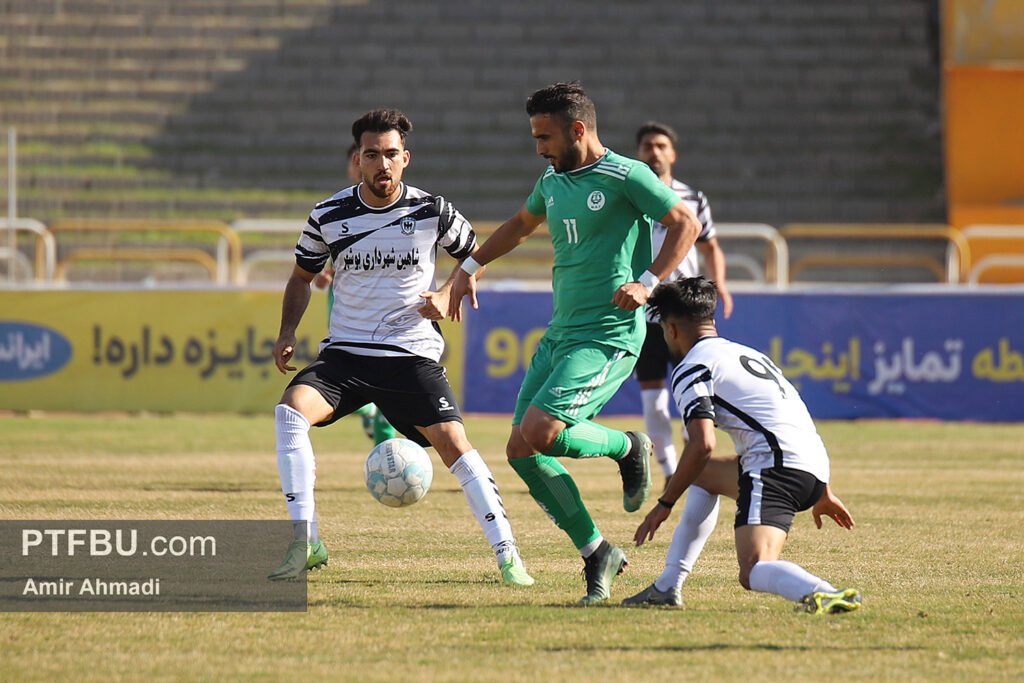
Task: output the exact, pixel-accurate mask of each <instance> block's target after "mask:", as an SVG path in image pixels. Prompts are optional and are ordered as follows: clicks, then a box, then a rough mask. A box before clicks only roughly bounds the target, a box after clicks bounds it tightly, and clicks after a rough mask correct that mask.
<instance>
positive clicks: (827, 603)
mask: <svg viewBox="0 0 1024 683" xmlns="http://www.w3.org/2000/svg"><path fill="white" fill-rule="evenodd" d="M860 605H861V602H860V591H859V590H857V589H856V588H846V589H843V590H841V591H836V592H835V593H826V592H824V591H822V592H818V593H808V594H807V595H805V596H804V597H802V598H800V602H798V603H797V605H796V611H797V612H807V613H808V614H839V613H841V612H852V611H853V610H855V609H860Z"/></svg>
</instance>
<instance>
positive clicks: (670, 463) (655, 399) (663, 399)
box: [640, 387, 678, 477]
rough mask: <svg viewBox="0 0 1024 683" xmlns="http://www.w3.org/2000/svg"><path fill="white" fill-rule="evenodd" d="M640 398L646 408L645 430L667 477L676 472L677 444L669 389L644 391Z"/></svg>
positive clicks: (641, 392)
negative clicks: (674, 437)
mask: <svg viewBox="0 0 1024 683" xmlns="http://www.w3.org/2000/svg"><path fill="white" fill-rule="evenodd" d="M640 397H641V399H643V406H644V428H645V429H646V430H647V435H648V436H650V437H651V441H653V442H654V457H655V459H657V461H658V464H660V465H661V471H662V472H664V473H665V476H666V477H671V476H672V473H673V472H675V471H676V460H678V456H677V455H676V447H675V443H673V441H672V417H671V415H670V413H669V411H668V400H669V396H668V389H666V388H665V387H661V388H660V389H642V390H641V391H640Z"/></svg>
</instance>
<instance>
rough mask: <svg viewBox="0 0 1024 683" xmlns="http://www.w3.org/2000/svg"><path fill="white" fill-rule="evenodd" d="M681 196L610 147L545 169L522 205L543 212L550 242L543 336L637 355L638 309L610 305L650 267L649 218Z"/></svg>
mask: <svg viewBox="0 0 1024 683" xmlns="http://www.w3.org/2000/svg"><path fill="white" fill-rule="evenodd" d="M679 201H680V200H679V196H678V195H677V194H676V193H675V192H674V191H672V190H671V189H670V188H669V187H668V186H667V185H666V184H665V183H663V182H661V180H660V179H659V178H658V176H656V175H655V174H654V172H653V171H652V170H651V169H650V168H648V166H647V164H645V163H643V162H641V161H637V160H636V159H630V158H629V157H624V156H622V155H621V154H616V153H615V152H612V151H611V150H608V151H607V152H606V153H605V155H604V156H603V157H601V158H600V159H598V160H597V161H596V162H594V163H593V164H590V165H589V166H584V167H582V168H577V169H575V170H572V171H567V172H565V173H557V172H555V169H554V167H552V166H549V167H548V169H547V171H545V172H544V175H542V176H541V177H540V179H539V180H538V181H537V185H536V186H535V187H534V188H533V192H532V193H531V194H530V196H529V197H528V198H527V200H526V209H527V211H529V212H530V213H532V214H533V215H535V216H541V215H546V216H547V220H548V228H549V229H550V230H551V241H552V243H553V244H554V247H555V265H554V268H553V269H552V273H551V281H552V288H553V290H554V304H555V311H554V315H553V316H552V318H551V324H550V329H549V330H548V333H547V334H548V336H549V337H551V338H552V339H555V340H567V341H600V342H603V343H606V344H610V345H612V346H615V347H618V348H623V349H626V350H627V351H629V352H630V353H632V354H634V355H636V354H638V353H639V352H640V346H641V345H642V344H643V340H644V332H645V330H646V326H645V322H644V315H643V308H644V307H643V306H641V307H640V308H638V309H637V310H635V311H624V310H622V309H621V308H619V307H618V306H616V305H615V304H613V303H612V295H614V293H615V290H617V289H618V288H619V287H621V286H622V285H623V284H624V283H626V282H633V281H635V280H636V279H637V278H638V277H640V274H641V273H643V272H644V270H645V269H646V268H647V267H648V266H650V265H651V259H652V255H651V219H652V218H653V219H654V220H657V219H660V218H661V217H662V216H664V215H665V214H666V213H668V212H669V209H671V208H672V207H673V206H675V205H676V204H677V203H678V202H679Z"/></svg>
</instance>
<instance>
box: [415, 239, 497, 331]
mask: <svg viewBox="0 0 1024 683" xmlns="http://www.w3.org/2000/svg"><path fill="white" fill-rule="evenodd" d="M477 251H479V248H478V249H477ZM473 253H476V252H473ZM470 256H472V254H470ZM464 261H465V259H462V260H460V261H459V262H458V263H456V264H455V268H453V269H452V272H451V275H449V276H448V279H447V280H445V282H444V284H443V285H441V286H440V287H438V288H437V291H436V292H430V291H427V292H420V297H421V298H422V299H423V305H422V306H420V307H419V308H418V309H416V311H417V312H418V313H419V314H420V315H422V316H423V317H424V318H426V319H427V320H443V319H444V317H445V316H446V315H448V314H449V312H450V311H451V309H452V307H451V305H450V304H451V296H452V287H453V286H454V285H455V277H456V276H457V275H458V274H459V273H460V272H462V270H461V268H462V264H463V262H464ZM483 272H484V267H483V266H481V267H480V270H478V271H477V276H479V275H481V274H482V273H483ZM475 296H476V292H475V290H474V292H473V298H474V299H475ZM474 308H475V307H474ZM455 309H456V311H455V314H454V315H452V316H451V319H452V320H453V321H454V322H460V321H461V320H462V302H461V301H459V302H458V304H457V305H456V306H455Z"/></svg>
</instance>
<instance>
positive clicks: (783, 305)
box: [463, 291, 1024, 422]
mask: <svg viewBox="0 0 1024 683" xmlns="http://www.w3.org/2000/svg"><path fill="white" fill-rule="evenodd" d="M734 298H735V303H736V308H735V312H734V314H733V317H732V318H731V319H729V320H719V332H720V333H721V334H722V335H723V336H725V337H729V338H730V339H733V340H735V341H738V342H741V343H744V344H747V345H749V346H752V347H754V348H756V349H759V350H761V351H763V352H764V353H765V354H767V355H768V356H769V357H770V358H771V359H772V360H773V361H774V362H775V363H776V364H777V365H778V366H779V368H781V369H782V371H783V372H784V373H785V375H786V376H787V377H788V378H789V379H790V381H792V382H793V383H794V384H795V385H796V386H797V388H798V389H799V390H800V392H801V395H802V396H803V398H804V401H805V402H806V403H807V406H808V408H809V409H810V411H811V414H812V415H814V416H815V417H817V418H824V419H845V418H863V417H873V418H894V417H912V418H932V419H942V420H979V421H995V422H1012V421H1021V420H1024V300H1022V297H1021V295H1020V294H1019V293H1017V294H1015V293H1012V292H1010V293H993V294H979V293H975V292H968V291H964V292H957V291H947V292H934V293H933V292H927V293H905V292H899V291H891V292H868V291H865V292H852V293H820V294H819V293H804V292H794V293H780V294H774V293H773V294H767V293H766V294H760V293H739V294H736V295H735V297H734ZM550 315H551V294H550V293H537V292H487V291H485V292H481V293H480V309H479V310H476V311H470V315H469V316H468V320H467V330H466V365H465V388H464V401H463V402H464V408H465V409H466V410H467V411H475V412H497V413H506V412H511V411H512V408H513V406H514V404H515V398H516V395H517V393H518V391H519V384H520V382H521V381H522V378H523V373H524V372H525V369H526V367H528V365H529V360H530V357H531V356H532V354H533V349H534V347H535V346H536V344H537V340H539V339H540V337H541V335H543V333H544V329H545V326H546V324H547V322H548V319H549V318H550ZM639 413H640V390H639V386H638V385H637V383H636V381H634V380H628V381H627V382H626V383H625V384H623V386H622V388H621V389H620V390H619V392H618V394H616V396H615V397H614V398H613V399H612V400H611V401H610V402H609V403H608V404H607V405H606V406H605V408H604V410H602V414H605V415H619V414H639Z"/></svg>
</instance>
